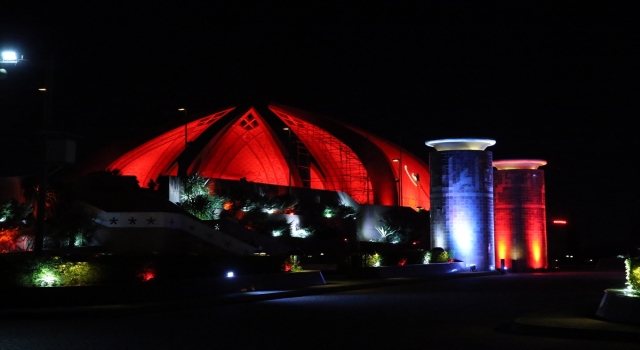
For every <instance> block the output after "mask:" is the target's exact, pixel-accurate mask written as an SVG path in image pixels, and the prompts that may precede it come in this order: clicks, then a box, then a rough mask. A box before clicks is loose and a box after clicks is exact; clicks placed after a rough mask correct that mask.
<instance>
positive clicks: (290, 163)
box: [282, 128, 293, 195]
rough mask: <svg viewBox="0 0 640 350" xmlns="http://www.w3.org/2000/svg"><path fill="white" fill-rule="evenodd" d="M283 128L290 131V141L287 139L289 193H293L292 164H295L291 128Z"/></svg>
mask: <svg viewBox="0 0 640 350" xmlns="http://www.w3.org/2000/svg"><path fill="white" fill-rule="evenodd" d="M282 130H285V131H287V133H288V141H287V152H288V153H289V154H288V155H287V158H288V162H287V163H288V166H289V195H291V165H292V164H293V161H292V159H291V153H292V152H291V129H289V128H282Z"/></svg>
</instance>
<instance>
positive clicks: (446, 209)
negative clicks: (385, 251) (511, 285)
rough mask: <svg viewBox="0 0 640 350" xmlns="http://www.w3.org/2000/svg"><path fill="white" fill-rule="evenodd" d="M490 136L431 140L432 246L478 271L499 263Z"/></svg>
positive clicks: (491, 141)
mask: <svg viewBox="0 0 640 350" xmlns="http://www.w3.org/2000/svg"><path fill="white" fill-rule="evenodd" d="M494 144H495V141H494V140H486V139H443V140H434V141H427V142H426V145H427V146H430V147H434V148H435V149H436V151H435V152H431V153H429V171H430V173H431V185H430V189H431V247H432V248H433V247H440V248H443V249H446V250H453V252H454V258H455V259H457V260H462V261H464V262H465V264H466V266H467V267H472V266H473V265H475V266H476V268H477V270H479V271H487V270H493V269H494V268H495V265H494V263H495V252H494V221H493V167H492V164H493V162H492V157H493V156H492V153H491V152H489V151H485V149H486V148H487V147H489V146H492V145H494Z"/></svg>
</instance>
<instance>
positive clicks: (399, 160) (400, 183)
mask: <svg viewBox="0 0 640 350" xmlns="http://www.w3.org/2000/svg"><path fill="white" fill-rule="evenodd" d="M392 161H393V162H394V163H398V178H397V179H396V182H397V183H398V206H399V207H400V206H402V158H393V159H392Z"/></svg>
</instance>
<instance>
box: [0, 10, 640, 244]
mask: <svg viewBox="0 0 640 350" xmlns="http://www.w3.org/2000/svg"><path fill="white" fill-rule="evenodd" d="M185 3H186V2H174V3H169V2H166V1H164V2H158V4H155V5H134V4H127V5H117V4H115V3H114V2H100V1H91V2H84V3H83V4H82V5H78V6H71V5H61V4H59V3H56V4H55V5H49V6H48V7H36V6H31V5H30V4H29V3H28V1H27V2H20V5H17V6H14V7H12V6H10V5H7V6H3V9H2V12H1V13H0V48H12V49H15V50H16V51H19V52H20V53H22V54H23V55H24V58H26V59H27V60H26V61H23V62H20V63H19V64H18V65H17V66H15V67H13V66H9V67H4V68H6V69H7V71H8V75H7V78H6V79H4V80H2V81H0V116H1V118H2V119H1V120H2V124H3V126H2V128H1V131H0V133H1V134H0V138H1V139H2V144H1V145H2V150H3V151H2V154H1V155H0V157H1V161H2V163H1V164H3V168H4V169H2V175H11V174H13V173H15V172H21V171H23V170H22V169H25V168H28V167H29V165H31V164H33V162H32V161H31V159H30V158H29V156H28V155H29V154H31V152H32V151H33V149H34V146H33V142H32V141H31V140H32V138H33V135H35V134H36V133H37V131H38V126H39V125H40V124H41V122H42V105H43V104H42V102H43V99H42V96H41V95H39V94H38V91H37V90H36V89H37V87H39V86H41V85H42V84H43V82H44V71H45V68H44V65H43V62H46V61H53V62H55V69H54V82H55V85H54V99H53V101H54V104H53V110H52V114H53V118H52V121H53V128H54V129H58V130H64V131H68V132H73V133H75V134H78V135H81V136H83V138H82V139H80V140H79V143H78V147H79V150H78V152H79V155H80V158H81V159H82V158H83V157H87V156H88V155H90V154H91V152H93V151H94V150H95V149H96V148H97V147H100V146H103V145H106V144H108V143H111V142H113V141H116V140H118V139H120V138H122V137H126V136H128V135H131V134H132V133H135V132H137V131H139V130H141V129H144V128H148V127H150V126H153V125H156V124H157V123H164V122H166V121H169V120H171V119H172V118H178V117H180V114H179V113H178V112H177V108H178V107H186V108H188V109H189V112H190V113H193V114H194V115H196V114H201V115H204V114H205V113H208V112H213V111H216V110H217V109H219V108H220V107H224V106H228V105H234V104H238V103H241V104H246V103H249V104H258V105H259V104H264V103H267V102H271V101H272V102H277V103H282V104H286V105H290V106H293V107H297V108H300V109H303V110H308V111H311V112H316V113H320V114H325V115H328V116H331V117H334V118H338V119H341V120H344V121H346V122H349V123H351V124H354V125H356V126H359V127H361V128H364V129H367V130H369V131H371V132H373V133H375V134H379V135H380V136H383V137H385V138H387V139H389V140H391V141H394V142H401V143H402V145H403V146H404V147H406V148H407V149H409V150H410V151H412V152H413V153H415V154H416V155H418V156H420V157H421V158H422V159H424V160H426V159H427V155H428V152H429V151H430V149H429V148H428V147H426V146H425V145H424V142H425V141H426V140H431V139H437V138H444V137H485V138H492V139H495V140H497V144H496V146H494V147H491V148H490V150H491V151H493V154H494V159H506V158H540V159H545V160H547V161H548V162H549V164H548V165H547V166H545V167H544V169H545V174H546V179H547V207H548V215H549V216H550V217H563V218H567V219H568V220H569V221H570V227H567V228H566V230H570V231H571V232H572V234H574V235H576V236H578V237H580V238H581V241H582V242H590V243H591V244H592V245H594V243H595V242H599V241H600V240H602V239H604V238H605V237H606V238H607V241H610V242H613V243H610V245H614V246H615V248H616V249H618V250H624V249H627V248H628V250H630V251H633V250H635V248H636V247H637V246H638V245H640V233H639V232H638V223H639V222H638V221H639V220H638V219H637V217H638V215H637V214H636V213H637V211H638V210H639V209H640V206H639V203H638V195H639V194H640V191H638V187H639V186H638V170H639V167H638V164H637V163H638V154H639V153H638V152H639V151H640V150H639V148H638V138H637V136H636V135H637V134H638V129H639V128H638V127H636V126H635V124H636V123H635V122H634V119H635V118H636V117H637V115H638V113H637V112H638V101H639V99H638V97H639V91H638V90H639V89H638V81H639V80H638V78H640V74H639V70H640V68H638V63H639V62H640V60H639V59H640V49H639V47H638V43H639V40H638V39H639V36H640V35H639V33H640V31H639V30H638V26H637V24H636V23H635V22H637V20H636V18H634V13H635V12H634V9H633V7H632V6H631V3H628V4H626V3H624V2H615V3H612V2H606V1H602V2H589V1H580V2H577V1H576V2H571V1H569V2H564V1H563V2H562V4H561V5H558V4H555V3H554V2H533V1H531V2H517V4H514V3H512V2H496V3H489V2H478V1H442V2H440V1H435V2H427V1H419V2H418V1H413V2H412V1H394V2H391V1H389V2H381V1H343V2H335V3H334V2H320V1H297V2H294V1H279V2H274V1H255V2H248V1H233V2H226V4H220V3H219V2H213V1H211V2H202V1H198V2H196V4H190V5H187V4H185ZM25 155H27V156H25ZM81 159H80V160H81ZM16 169H17V170H16ZM598 244H601V243H598Z"/></svg>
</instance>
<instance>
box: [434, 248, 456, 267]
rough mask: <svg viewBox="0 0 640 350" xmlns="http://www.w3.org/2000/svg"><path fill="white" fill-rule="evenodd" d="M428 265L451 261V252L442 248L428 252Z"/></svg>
mask: <svg viewBox="0 0 640 350" xmlns="http://www.w3.org/2000/svg"><path fill="white" fill-rule="evenodd" d="M428 253H429V255H430V259H429V263H445V262H449V261H450V260H451V259H452V255H453V251H451V250H450V251H447V250H444V249H442V248H437V247H436V248H433V249H431V250H430V251H429V252H428Z"/></svg>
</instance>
